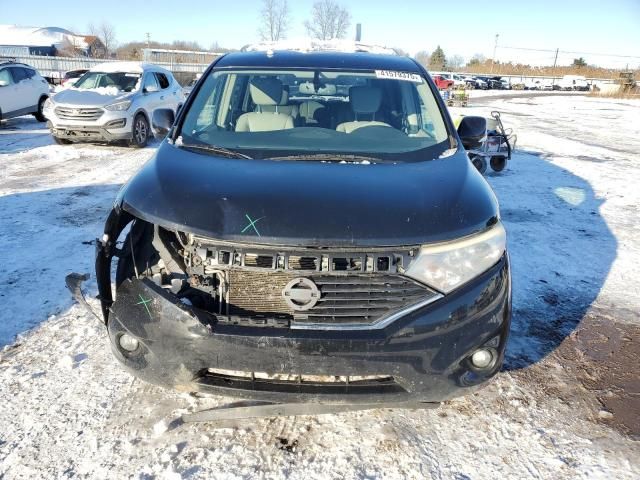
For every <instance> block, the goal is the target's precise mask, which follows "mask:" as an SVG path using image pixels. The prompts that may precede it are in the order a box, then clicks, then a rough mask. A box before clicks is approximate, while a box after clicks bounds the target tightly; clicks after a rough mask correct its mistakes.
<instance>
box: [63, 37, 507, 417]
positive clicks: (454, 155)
mask: <svg viewBox="0 0 640 480" xmlns="http://www.w3.org/2000/svg"><path fill="white" fill-rule="evenodd" d="M269 48H270V50H269V51H251V52H236V53H230V54H227V55H224V56H222V57H221V58H219V59H217V60H216V61H215V62H214V63H213V64H212V65H211V66H210V67H209V68H208V69H207V71H206V72H205V73H204V75H203V79H202V80H201V83H200V84H199V87H198V90H197V92H194V93H193V94H192V95H190V96H189V98H188V99H187V100H186V102H185V105H184V107H183V108H182V109H181V110H180V113H179V115H178V118H177V119H176V120H175V121H174V113H173V110H172V109H157V110H156V111H155V112H154V116H153V123H154V128H155V130H156V131H157V132H158V134H164V133H166V135H167V136H166V139H165V141H163V142H162V144H161V145H160V147H159V149H158V151H157V152H156V153H155V155H154V156H153V157H152V159H151V160H150V161H149V162H147V163H146V164H145V165H144V166H143V167H142V169H141V170H140V171H138V173H136V174H135V175H134V176H133V178H131V179H130V180H129V181H128V182H127V184H126V185H125V186H124V187H123V188H122V189H121V190H120V192H119V194H118V197H117V199H116V201H115V204H114V207H113V210H112V211H111V213H110V214H109V216H108V219H107V221H106V224H105V230H104V235H102V236H101V238H100V240H99V241H98V245H97V256H96V278H97V284H98V290H99V298H100V302H101V305H102V314H103V318H104V322H105V324H106V327H107V331H108V336H109V339H110V341H111V345H112V350H113V353H114V355H115V357H116V358H117V359H118V360H119V361H120V362H121V363H122V364H123V365H124V366H125V367H126V368H127V369H128V370H130V371H131V372H133V373H134V374H135V375H136V376H138V377H140V378H142V379H144V380H147V381H150V382H153V383H156V384H160V385H165V386H168V387H176V388H179V389H180V390H182V391H205V392H216V393H221V394H225V395H231V396H240V397H252V398H257V399H262V400H267V401H270V402H280V401H285V402H286V401H293V402H316V403H318V402H319V403H323V402H325V403H326V402H328V403H337V402H340V403H368V404H371V403H382V404H384V403H386V402H396V403H395V404H396V405H397V404H398V403H397V402H401V403H402V404H403V405H404V404H407V405H409V404H412V405H415V404H416V402H419V403H420V402H439V401H442V400H444V399H448V398H451V397H454V396H457V395H461V394H464V393H467V392H471V391H473V390H474V389H475V388H477V387H478V386H479V385H481V384H483V383H484V382H486V381H487V380H488V379H490V378H491V377H492V376H494V375H495V374H496V373H497V372H498V371H499V370H500V366H501V364H502V361H503V356H504V349H505V345H506V340H507V333H508V330H509V323H510V316H511V314H510V311H511V293H510V292H511V287H510V284H511V280H510V273H509V259H508V255H507V252H506V238H505V230H504V228H503V226H502V223H501V221H500V212H499V209H498V202H497V200H496V197H495V195H494V194H493V192H492V190H491V187H490V186H489V184H488V183H487V182H486V181H485V180H484V178H483V177H482V175H481V174H480V173H479V172H478V171H477V170H476V169H475V168H474V166H473V165H472V164H471V162H470V161H469V158H468V157H467V154H466V152H465V148H464V146H467V147H473V146H474V145H476V146H477V145H479V142H481V141H482V139H483V138H484V137H485V136H486V129H487V124H486V120H485V119H484V118H482V117H471V116H469V117H465V118H463V119H462V121H461V123H460V125H459V127H458V129H457V130H456V129H455V128H454V126H453V123H452V121H451V118H450V117H449V114H448V113H447V109H446V108H445V105H444V103H443V100H442V99H441V98H440V95H439V94H438V91H437V88H436V85H435V82H434V81H432V80H431V78H430V76H429V75H428V74H427V72H426V71H425V70H424V68H423V67H422V66H420V65H419V64H418V63H417V62H415V61H414V60H413V59H411V58H408V57H404V56H398V55H383V54H372V53H362V52H358V53H354V52H355V50H353V51H352V52H339V51H335V50H334V51H331V52H326V51H323V52H317V51H305V52H295V51H284V50H278V49H277V48H276V47H274V45H273V43H270V45H269ZM293 84H296V85H298V92H297V93H295V94H291V95H289V94H288V93H287V88H286V86H287V85H293ZM345 85H350V88H349V89H348V90H346V91H345V90H344V89H343V87H344V86H345ZM290 90H291V89H290ZM339 92H345V93H344V94H341V93H339ZM128 226H130V230H129V233H128V234H127V235H126V239H125V240H124V242H122V243H121V240H122V239H121V238H120V237H121V235H122V236H124V235H123V232H125V231H126V230H125V229H127V228H128ZM116 254H117V256H118V265H117V269H116V278H115V290H113V291H112V283H111V261H112V259H113V257H114V256H115V255H116ZM69 281H70V285H71V287H72V290H73V291H75V292H76V298H79V299H81V298H82V297H81V296H80V294H79V293H78V292H79V291H80V290H79V283H78V282H79V279H78V276H77V275H76V276H75V277H72V278H69ZM114 292H115V299H114V296H113V293H114Z"/></svg>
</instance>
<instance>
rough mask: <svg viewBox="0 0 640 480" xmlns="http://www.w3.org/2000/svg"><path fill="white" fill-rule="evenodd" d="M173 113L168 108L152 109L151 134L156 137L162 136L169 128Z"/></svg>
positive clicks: (171, 124)
mask: <svg viewBox="0 0 640 480" xmlns="http://www.w3.org/2000/svg"><path fill="white" fill-rule="evenodd" d="M174 120H175V115H174V114H173V110H171V109H170V108H159V109H157V110H154V111H153V116H152V118H151V124H152V125H153V134H154V136H155V137H156V138H164V137H166V136H167V133H169V130H171V127H172V126H173V121H174Z"/></svg>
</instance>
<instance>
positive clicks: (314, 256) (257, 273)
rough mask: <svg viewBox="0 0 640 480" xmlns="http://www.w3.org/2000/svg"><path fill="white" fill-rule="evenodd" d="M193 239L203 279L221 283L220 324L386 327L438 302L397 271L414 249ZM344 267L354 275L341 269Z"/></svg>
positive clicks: (409, 259) (433, 294)
mask: <svg viewBox="0 0 640 480" xmlns="http://www.w3.org/2000/svg"><path fill="white" fill-rule="evenodd" d="M194 239H195V250H196V251H197V252H198V253H197V255H198V256H199V259H198V262H202V263H203V265H202V267H201V269H203V270H204V275H205V276H207V275H213V274H215V275H218V276H219V277H220V278H223V279H224V280H223V281H222V282H223V283H222V285H223V287H222V288H221V289H220V292H221V293H219V294H218V296H217V297H216V298H217V299H218V301H219V302H220V304H219V311H217V312H215V313H216V314H218V315H222V316H221V317H220V322H226V323H232V324H234V325H249V326H250V325H256V324H258V323H260V321H262V323H263V324H264V325H266V326H273V327H276V328H287V327H289V328H292V329H295V328H300V329H312V328H318V329H323V328H332V329H337V328H342V329H347V330H348V329H354V330H355V329H368V328H384V326H385V325H387V324H388V322H392V321H394V319H396V318H399V317H400V316H402V315H405V314H406V313H407V312H409V311H412V310H415V309H417V308H420V307H422V306H424V305H427V304H428V303H431V302H432V301H436V300H437V299H438V298H440V297H441V295H440V294H439V293H438V292H436V291H434V290H431V289H430V288H428V287H426V286H424V285H422V284H420V283H418V282H416V281H414V280H413V279H410V278H408V277H405V276H404V275H402V273H401V272H403V271H404V269H406V268H407V267H408V266H409V265H410V263H411V262H412V261H413V259H414V258H415V254H416V252H417V250H418V249H419V247H417V246H413V247H412V246H408V247H394V248H362V249H354V248H318V247H306V248H305V247H288V246H268V245H248V244H235V243H231V242H223V241H217V240H211V239H205V238H202V237H194ZM345 265H347V266H354V267H355V266H357V270H343V268H345ZM200 272H202V270H200ZM214 272H217V273H214ZM199 274H200V275H202V273H199ZM309 281H310V282H309ZM305 295H309V297H308V298H309V300H307V299H306V298H307V297H305ZM296 299H297V300H296ZM300 299H302V300H300ZM296 302H298V303H296ZM265 319H266V320H265ZM263 320H264V321H263ZM323 325H324V327H323Z"/></svg>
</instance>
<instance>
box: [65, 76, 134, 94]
mask: <svg viewBox="0 0 640 480" xmlns="http://www.w3.org/2000/svg"><path fill="white" fill-rule="evenodd" d="M139 82H140V74H139V73H125V72H108V73H106V72H87V73H85V74H84V75H83V76H82V77H81V78H80V80H78V81H77V82H76V83H75V85H74V88H79V89H83V90H92V89H96V88H112V89H116V90H118V91H122V92H133V91H134V90H137V89H138V87H139Z"/></svg>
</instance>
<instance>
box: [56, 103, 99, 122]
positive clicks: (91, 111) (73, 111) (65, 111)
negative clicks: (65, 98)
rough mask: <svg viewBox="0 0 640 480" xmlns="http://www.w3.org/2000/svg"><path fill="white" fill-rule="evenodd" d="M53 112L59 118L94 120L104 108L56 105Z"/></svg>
mask: <svg viewBox="0 0 640 480" xmlns="http://www.w3.org/2000/svg"><path fill="white" fill-rule="evenodd" d="M55 112H56V115H57V116H58V118H60V119H61V120H87V121H91V122H94V121H96V120H98V119H99V118H100V117H101V116H102V114H103V113H104V110H102V109H101V108H81V107H78V108H73V107H56V108H55Z"/></svg>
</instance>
